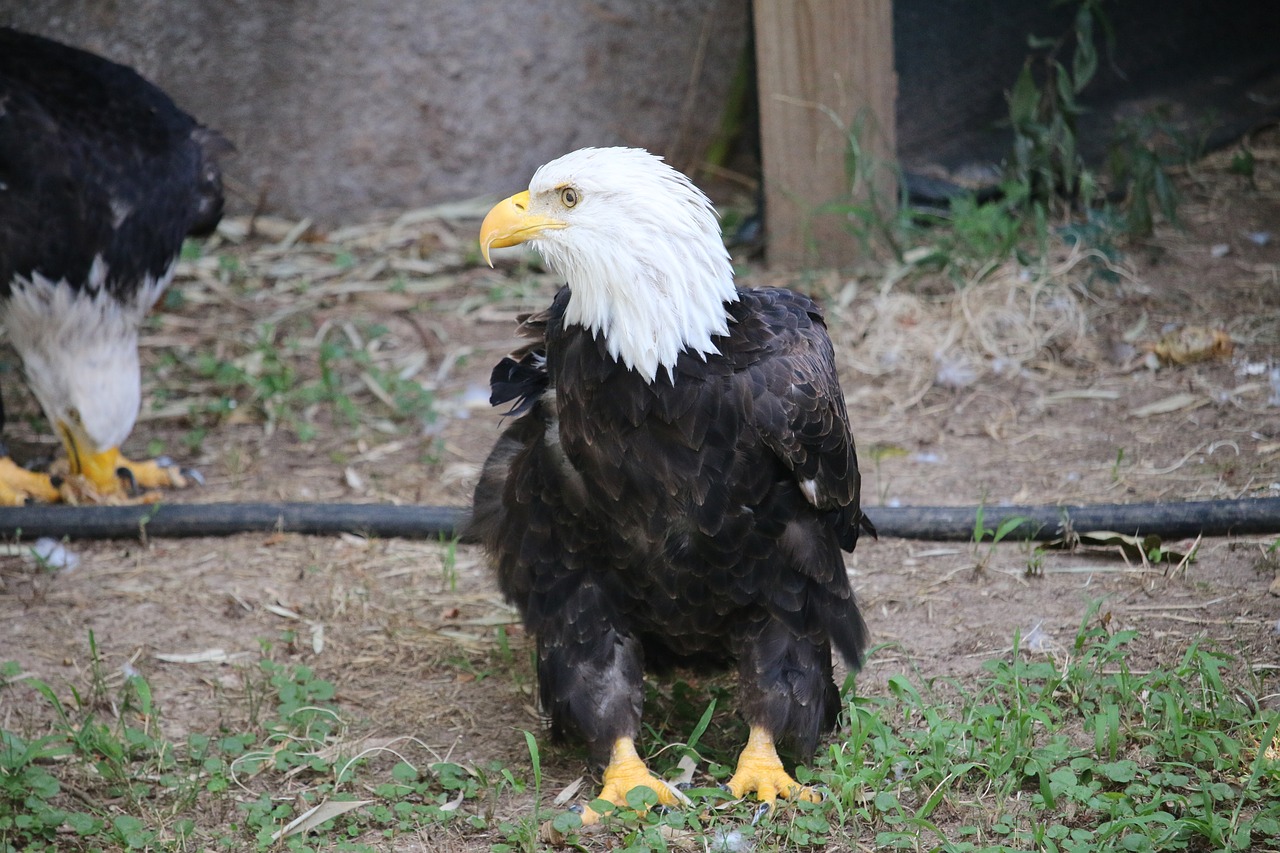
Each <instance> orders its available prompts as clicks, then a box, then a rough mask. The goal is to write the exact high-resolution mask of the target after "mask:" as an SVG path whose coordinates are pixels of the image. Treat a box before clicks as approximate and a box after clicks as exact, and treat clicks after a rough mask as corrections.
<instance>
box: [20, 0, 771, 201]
mask: <svg viewBox="0 0 1280 853" xmlns="http://www.w3.org/2000/svg"><path fill="white" fill-rule="evenodd" d="M747 6H748V0H652V2H649V0H645V2H635V0H180V2H174V0H0V23H5V24H9V25H11V26H15V27H18V28H20V29H25V30H29V31H32V32H37V33H40V34H43V35H47V36H50V37H53V38H56V39H59V40H61V41H64V42H67V43H70V44H74V45H77V46H81V47H85V48H87V49H90V50H93V51H95V52H97V53H100V54H103V55H104V56H107V57H109V58H111V59H115V60H117V61H120V62H125V63H127V64H129V65H132V66H133V67H135V68H136V69H137V70H138V71H139V72H141V73H142V74H143V75H145V76H147V77H148V78H150V79H151V80H153V81H154V82H156V83H157V84H159V85H160V86H161V87H163V88H164V89H165V90H166V91H168V92H169V93H170V94H171V95H172V96H173V97H174V99H175V100H176V101H178V103H179V104H181V105H182V106H183V107H184V108H185V109H187V110H188V111H189V112H191V113H192V114H193V115H195V116H196V117H197V118H198V119H200V120H201V121H202V122H204V123H205V124H208V125H210V126H211V127H214V128H217V129H218V130H220V131H222V132H223V133H224V134H225V135H226V136H227V137H229V138H230V139H231V140H232V141H233V142H234V143H235V145H236V147H237V149H238V151H239V153H238V155H237V156H236V157H235V158H234V159H233V160H232V161H231V162H230V164H229V168H228V175H229V177H230V179H231V181H232V182H233V183H232V186H233V189H235V190H238V191H239V197H238V198H235V199H233V207H234V208H238V209H240V210H244V209H246V208H250V207H252V206H254V205H255V204H256V203H257V202H258V199H259V196H260V195H264V197H265V202H266V206H267V208H268V209H271V210H275V211H279V212H282V213H286V214H290V215H297V216H301V215H307V216H314V217H317V218H319V219H321V220H330V221H332V220H337V219H339V218H344V219H349V218H351V217H356V216H360V215H363V214H367V213H369V212H371V211H375V210H379V209H401V208H406V207H413V206H418V205H423V204H429V203H433V202H439V201H444V200H451V199H459V198H468V197H472V196H476V195H481V194H494V195H496V194H499V193H501V194H504V195H505V194H507V193H509V192H512V191H514V190H517V189H519V188H521V187H523V186H525V185H526V184H527V182H528V179H529V176H530V175H531V174H532V172H533V170H534V168H536V167H537V166H538V165H540V164H541V163H543V162H545V161H547V160H550V159H552V158H553V157H556V156H558V155H560V154H562V153H564V152H566V151H569V150H572V149H574V148H578V147H580V146H583V145H620V144H625V145H637V146H642V147H645V148H649V149H650V150H652V151H654V152H655V153H661V154H664V155H665V156H667V157H668V159H669V160H671V161H672V162H673V163H674V164H676V165H677V166H681V167H687V166H689V165H691V164H693V163H696V162H697V159H698V157H699V156H700V155H701V154H702V152H703V151H704V150H705V147H706V146H707V144H708V143H709V142H710V141H711V139H712V138H713V137H714V135H715V134H716V132H717V130H718V128H719V122H720V117H721V115H722V110H723V105H724V101H725V98H726V95H727V92H728V90H729V86H730V83H731V81H732V79H733V76H734V74H735V73H736V72H737V70H738V67H739V62H740V59H741V56H742V51H743V49H744V44H745V38H746V32H747V19H746V15H747Z"/></svg>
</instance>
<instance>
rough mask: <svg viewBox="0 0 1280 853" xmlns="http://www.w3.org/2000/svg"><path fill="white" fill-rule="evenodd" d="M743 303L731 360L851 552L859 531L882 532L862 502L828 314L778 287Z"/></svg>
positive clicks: (772, 439) (804, 486)
mask: <svg viewBox="0 0 1280 853" xmlns="http://www.w3.org/2000/svg"><path fill="white" fill-rule="evenodd" d="M743 302H744V303H747V304H745V305H743V306H742V308H740V309H738V310H736V311H735V314H736V315H737V316H738V318H739V322H738V324H737V326H736V327H735V330H734V334H732V335H731V336H730V344H729V345H728V351H727V352H726V355H728V356H729V357H730V359H731V360H734V361H736V362H738V366H739V369H740V371H741V372H740V373H739V374H738V375H739V376H740V377H743V378H744V379H745V380H746V381H749V382H750V393H751V402H752V405H751V412H752V418H753V420H754V424H755V427H756V430H757V432H758V434H759V436H760V438H761V441H762V442H763V443H764V445H765V446H767V447H768V448H769V449H770V450H772V451H773V452H774V453H775V454H776V455H777V456H778V458H779V459H780V460H782V462H783V464H784V465H785V466H786V467H787V468H788V469H789V470H790V471H791V472H792V474H793V475H794V476H795V479H796V484H797V486H798V487H799V489H800V492H801V494H803V495H804V497H805V499H806V500H807V501H808V502H809V503H810V504H812V505H813V506H814V507H815V508H816V509H819V510H823V511H827V512H830V513H832V514H833V515H832V521H833V522H834V523H835V527H836V530H837V532H838V533H839V535H840V544H841V547H842V548H844V549H845V550H849V551H851V550H853V546H854V543H855V542H856V541H857V535H858V530H859V528H861V529H863V530H866V531H867V532H868V533H871V534H872V535H874V534H875V528H874V527H873V526H872V525H871V523H870V521H868V520H867V518H866V516H864V515H863V514H862V512H861V510H860V508H859V504H858V498H859V492H860V488H861V477H860V475H859V473H858V460H857V454H856V452H855V449H854V443H853V436H852V434H851V433H850V430H849V418H848V414H847V412H846V410H845V402H844V393H843V392H842V391H841V389H840V382H839V378H838V376H837V373H836V367H835V352H834V349H833V347H832V345H831V339H830V337H828V335H827V332H826V323H825V321H824V320H823V317H822V311H821V309H820V308H819V307H818V306H817V304H816V303H814V302H813V300H811V299H809V298H808V297H806V296H803V295H801V294H798V293H795V292H794V291H790V290H783V289H775V288H760V289H756V290H750V291H743Z"/></svg>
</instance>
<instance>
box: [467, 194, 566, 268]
mask: <svg viewBox="0 0 1280 853" xmlns="http://www.w3.org/2000/svg"><path fill="white" fill-rule="evenodd" d="M568 226H569V223H567V222H565V221H564V220H563V219H556V218H555V217H554V216H543V215H542V214H540V213H530V212H529V191H528V190H525V191H524V192H520V193H516V194H515V195H513V196H511V198H507V199H503V200H502V201H500V202H498V203H497V204H495V205H494V206H493V209H492V210H490V211H489V213H488V215H487V216H485V218H484V222H482V223H481V224H480V254H481V255H483V256H484V262H485V263H486V264H488V265H489V266H493V261H491V260H489V250H490V249H505V248H506V247H508V246H518V245H520V244H521V243H524V242H525V241H527V240H532V239H533V238H534V237H537V236H538V235H539V234H541V233H542V232H543V231H549V230H554V229H558V228H567V227H568Z"/></svg>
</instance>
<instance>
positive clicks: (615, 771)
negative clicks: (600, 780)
mask: <svg viewBox="0 0 1280 853" xmlns="http://www.w3.org/2000/svg"><path fill="white" fill-rule="evenodd" d="M641 787H643V788H648V789H650V790H651V791H653V792H654V793H655V794H657V795H658V804H659V805H664V806H674V805H688V804H689V798H688V797H686V796H685V795H684V794H682V793H680V791H678V790H676V788H675V787H673V786H672V785H670V784H668V783H667V782H664V781H663V780H661V779H659V778H658V777H657V776H654V775H653V774H652V773H650V772H649V768H647V767H645V765H644V762H643V761H641V760H640V755H639V754H638V753H637V752H636V745H635V741H633V740H632V739H631V738H629V737H620V738H618V739H617V740H616V741H614V743H613V750H612V752H611V753H610V754H609V766H607V767H606V768H605V769H604V787H603V788H602V789H601V791H600V796H599V798H598V799H601V800H608V801H609V802H611V803H613V804H614V805H619V806H625V805H627V794H628V793H629V792H630V791H631V790H632V789H633V788H641ZM599 820H600V813H599V812H597V811H595V810H594V809H592V808H591V807H590V806H587V807H586V808H584V809H583V810H582V825H583V826H588V825H590V824H593V823H596V822H597V821H599Z"/></svg>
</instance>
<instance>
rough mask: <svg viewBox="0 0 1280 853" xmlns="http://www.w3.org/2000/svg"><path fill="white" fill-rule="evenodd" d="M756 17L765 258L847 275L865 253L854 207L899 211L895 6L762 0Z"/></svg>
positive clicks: (873, 1)
mask: <svg viewBox="0 0 1280 853" xmlns="http://www.w3.org/2000/svg"><path fill="white" fill-rule="evenodd" d="M754 13H755V36H756V65H757V75H758V79H759V87H760V143H761V149H762V157H763V160H764V164H763V165H764V200H765V201H764V203H765V239H766V240H767V243H766V257H767V258H768V261H769V264H770V266H773V267H781V268H792V269H795V268H812V267H847V266H849V265H851V264H852V263H853V262H854V261H856V260H857V259H858V257H859V255H860V254H861V252H862V246H861V245H860V243H859V241H858V239H857V237H856V236H854V234H853V232H852V230H851V228H850V227H849V226H850V221H851V219H850V216H849V214H848V213H847V210H848V209H849V208H850V206H852V205H862V206H866V205H874V207H875V209H876V210H877V211H878V214H877V215H881V216H884V215H891V214H892V212H893V210H894V208H895V207H896V204H897V178H896V169H895V167H894V163H895V156H894V150H895V149H894V117H893V107H894V100H895V98H896V96H897V90H898V83H897V75H896V74H895V73H894V70H893V2H892V0H754ZM851 135H852V136H855V137H856V145H857V149H858V151H859V155H858V157H857V158H856V169H850V161H849V157H848V155H849V153H850V151H851V150H852V149H851V142H850V137H851ZM824 206H843V207H844V208H845V212H841V211H838V210H837V211H824V210H822V208H824Z"/></svg>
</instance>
